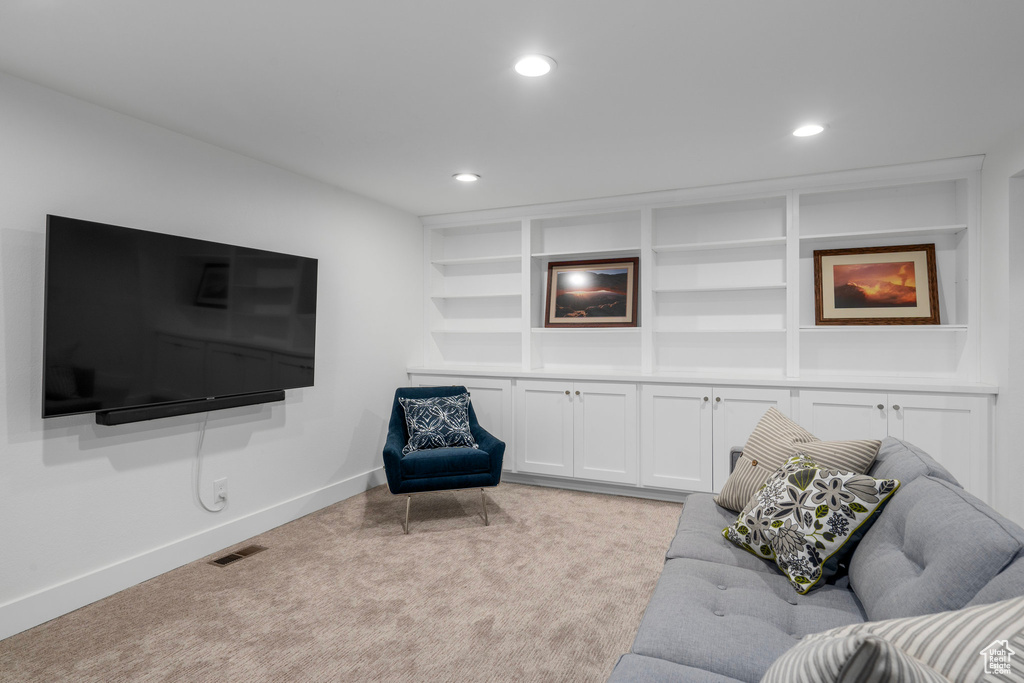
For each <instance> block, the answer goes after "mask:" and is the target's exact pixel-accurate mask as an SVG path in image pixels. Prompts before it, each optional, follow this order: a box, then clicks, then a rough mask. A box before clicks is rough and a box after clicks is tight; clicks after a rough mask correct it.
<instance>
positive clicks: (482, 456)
mask: <svg viewBox="0 0 1024 683" xmlns="http://www.w3.org/2000/svg"><path fill="white" fill-rule="evenodd" d="M490 467H491V456H489V455H488V454H487V453H485V452H484V451H481V450H479V449H477V448H428V449H425V450H419V451H413V452H412V453H410V454H409V455H406V456H405V457H403V458H402V478H403V479H422V478H432V477H455V476H460V475H464V474H477V473H481V472H489V471H490Z"/></svg>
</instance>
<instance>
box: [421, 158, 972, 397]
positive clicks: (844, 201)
mask: <svg viewBox="0 0 1024 683" xmlns="http://www.w3.org/2000/svg"><path fill="white" fill-rule="evenodd" d="M980 167H981V159H980V158H979V157H970V158H962V159H952V160H945V161H939V162H928V163H921V164H911V165H906V166H898V167H886V168H883V169H874V170H872V169H867V170H858V171H849V172H842V173H831V174H822V175H817V176H805V177H800V178H790V179H781V180H772V181H758V182H753V183H741V184H736V185H729V186H716V187H712V188H697V189H691V190H679V191H670V192H658V193H650V194H644V195H636V196H627V197H616V198H608V199H601V200H593V201H581V202H569V203H563V204H549V205H543V206H533V207H520V208H514V209H499V210H492V211H483V212H474V213H469V214H452V215H446V216H432V217H427V218H425V219H423V223H424V233H425V250H426V254H427V264H426V268H425V295H424V308H425V322H426V338H425V345H426V354H425V359H424V367H427V368H434V369H445V368H452V369H458V370H473V369H474V368H480V367H488V368H492V369H493V368H506V369H507V370H508V371H509V372H510V373H523V372H525V373H529V374H538V375H543V374H544V373H549V372H556V373H563V374H564V373H570V374H571V373H573V372H576V373H579V374H581V375H583V374H587V373H590V374H595V373H597V374H605V375H607V374H615V373H626V374H630V375H634V376H642V377H652V378H655V379H656V378H658V377H661V376H663V377H676V376H693V377H700V376H721V375H722V374H723V373H728V374H729V375H730V376H736V377H738V378H742V377H750V378H757V379H758V381H763V379H764V378H766V377H767V378H776V379H778V380H779V381H780V382H783V381H792V380H794V379H796V380H799V379H800V378H813V379H814V380H815V381H822V382H827V381H829V380H830V379H834V380H835V384H836V386H839V387H841V386H843V385H844V383H847V384H848V383H849V382H852V381H854V378H856V381H857V382H861V383H862V382H863V381H864V378H866V377H872V378H876V379H877V380H878V381H879V382H885V381H888V380H892V379H894V378H920V379H922V380H928V381H935V382H940V383H941V382H942V381H943V380H946V381H948V382H949V383H950V384H957V385H959V386H963V385H964V384H965V383H966V384H969V383H971V382H978V378H979V358H978V356H979V346H978V323H977V317H978V316H977V311H978V297H979V293H978V291H977V287H974V286H972V283H974V282H977V281H978V273H979V267H980V266H979V261H978V251H979V250H978V246H977V241H978V237H977V232H978V221H979V201H978V191H979V173H980ZM908 244H934V245H935V250H936V261H937V269H938V281H939V283H938V284H939V298H940V316H941V324H940V325H921V326H902V325H900V326H886V325H864V326H815V324H814V252H815V250H818V249H838V248H848V247H868V246H892V245H908ZM616 257H639V259H640V278H639V283H638V284H639V288H640V289H639V291H640V297H639V298H640V310H639V320H640V324H639V326H638V327H637V328H610V329H586V330H580V329H570V330H565V329H558V330H555V329H548V328H545V327H544V303H545V289H546V279H547V269H548V265H549V264H550V263H552V262H555V261H576V260H588V259H597V258H616Z"/></svg>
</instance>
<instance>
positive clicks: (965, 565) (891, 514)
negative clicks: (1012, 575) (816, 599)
mask: <svg viewBox="0 0 1024 683" xmlns="http://www.w3.org/2000/svg"><path fill="white" fill-rule="evenodd" d="M1012 526H1013V525H1011V524H1010V523H1009V522H1007V521H1006V520H1005V519H1003V518H1002V517H1001V516H1000V515H998V514H997V513H996V512H994V511H993V510H992V509H991V508H989V507H988V506H987V505H985V504H984V503H982V502H981V501H980V500H978V499H977V498H975V497H974V496H972V495H971V494H969V493H967V492H966V491H964V490H963V489H961V488H959V487H958V486H954V485H952V484H950V483H949V482H945V481H940V480H938V479H935V478H933V477H927V476H925V477H918V478H917V479H914V480H913V481H911V482H910V483H909V484H906V485H904V486H902V487H901V488H900V492H899V495H896V496H894V497H893V499H892V501H891V502H890V503H889V505H888V506H887V507H886V509H885V512H884V513H883V514H882V515H881V516H880V517H879V518H878V521H877V522H875V524H874V526H872V527H871V529H870V530H869V531H868V532H867V533H866V534H865V535H864V538H863V539H862V540H861V542H860V545H859V546H858V547H857V550H856V551H854V553H853V557H852V558H850V585H851V586H852V587H853V589H854V591H856V593H857V596H858V597H859V598H860V600H861V602H862V603H863V604H864V609H865V611H866V612H867V615H868V618H869V619H872V620H877V619H889V618H892V617H903V616H915V615H919V614H930V613H932V612H939V611H942V610H949V609H959V608H961V607H963V606H964V605H966V604H967V603H968V602H969V601H970V600H971V599H972V598H973V597H974V596H975V594H977V593H978V591H979V590H980V589H981V588H982V587H983V586H984V585H985V584H986V583H988V582H989V580H990V579H992V577H994V576H995V575H996V574H998V573H999V572H1000V571H1001V570H1002V569H1003V567H1005V566H1006V565H1007V564H1008V563H1009V562H1010V561H1011V560H1012V559H1013V558H1014V557H1016V555H1017V553H1018V552H1019V551H1020V549H1021V541H1020V540H1019V539H1018V538H1017V537H1016V536H1015V535H1014V532H1013V530H1012Z"/></svg>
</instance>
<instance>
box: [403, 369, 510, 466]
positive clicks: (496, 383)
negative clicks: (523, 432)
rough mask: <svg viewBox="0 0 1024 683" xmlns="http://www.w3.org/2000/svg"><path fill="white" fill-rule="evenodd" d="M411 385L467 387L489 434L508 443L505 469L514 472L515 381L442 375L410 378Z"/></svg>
mask: <svg viewBox="0 0 1024 683" xmlns="http://www.w3.org/2000/svg"><path fill="white" fill-rule="evenodd" d="M409 384H410V386H414V387H441V386H452V385H455V386H464V387H466V390H467V391H469V396H470V401H471V402H472V403H473V411H474V412H475V413H476V419H477V422H479V423H480V426H481V427H483V428H484V429H486V430H487V431H488V432H490V433H491V434H493V435H494V436H496V437H497V438H499V439H501V440H502V441H504V442H505V457H504V459H503V460H502V463H501V469H503V470H509V471H511V470H512V469H513V468H514V465H515V452H516V451H515V446H514V444H513V442H512V437H513V432H514V430H513V427H512V380H510V379H492V378H490V377H454V376H453V377H447V376H439V375H410V377H409Z"/></svg>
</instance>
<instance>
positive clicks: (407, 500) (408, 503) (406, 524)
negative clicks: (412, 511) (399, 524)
mask: <svg viewBox="0 0 1024 683" xmlns="http://www.w3.org/2000/svg"><path fill="white" fill-rule="evenodd" d="M482 490H483V489H481V491H482ZM410 505H412V496H409V497H407V498H406V499H405V533H406V534H407V535H408V533H409V506H410Z"/></svg>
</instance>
